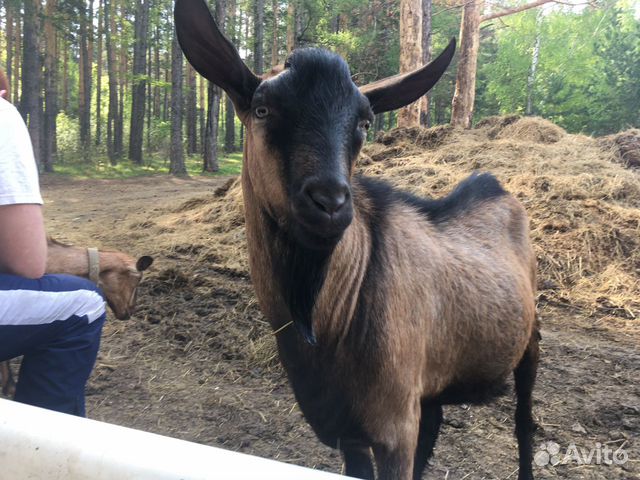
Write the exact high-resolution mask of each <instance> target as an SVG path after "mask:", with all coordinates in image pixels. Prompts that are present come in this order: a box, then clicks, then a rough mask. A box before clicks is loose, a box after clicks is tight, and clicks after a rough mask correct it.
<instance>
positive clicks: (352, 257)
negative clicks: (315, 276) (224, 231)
mask: <svg viewBox="0 0 640 480" xmlns="http://www.w3.org/2000/svg"><path fill="white" fill-rule="evenodd" d="M243 194H244V204H245V216H246V230H247V244H248V250H249V263H250V267H251V277H252V281H253V284H254V288H255V290H256V295H257V296H258V300H259V302H260V306H261V308H262V311H263V312H264V313H265V315H266V317H267V318H268V319H269V321H270V322H271V324H272V327H273V328H274V329H276V330H277V329H279V328H282V327H284V326H285V325H287V324H288V323H290V322H291V321H292V320H293V318H292V312H291V309H290V308H289V307H290V304H289V303H288V302H287V296H288V295H289V293H290V292H288V291H285V290H286V288H283V287H284V286H283V284H282V282H279V281H276V280H275V279H274V273H275V272H282V269H283V268H289V266H290V265H288V264H287V259H286V255H287V253H286V252H284V251H282V249H281V248H280V246H281V241H280V239H279V238H278V236H279V234H281V233H282V231H279V228H280V227H279V226H278V225H277V223H276V222H275V221H274V220H273V219H271V218H270V216H269V215H268V213H267V212H266V210H265V209H263V208H262V207H261V205H260V203H259V202H258V200H257V198H256V197H255V193H254V191H253V188H252V186H251V182H250V179H249V178H248V176H243ZM370 251H371V242H370V238H369V233H368V230H367V228H366V225H365V222H364V220H363V218H362V216H361V214H360V212H359V210H358V208H357V206H356V205H354V219H353V222H352V224H351V225H350V226H349V228H347V230H346V231H345V233H344V236H343V238H342V240H341V241H340V242H339V243H338V245H337V246H336V247H335V249H334V250H333V251H332V252H331V253H330V254H329V257H328V259H327V260H326V262H327V263H326V273H325V275H324V279H323V281H322V283H321V285H320V288H319V291H318V292H317V295H316V297H315V303H314V305H313V309H312V311H311V312H310V313H311V318H312V321H313V329H314V331H315V334H316V336H317V337H318V339H319V340H322V339H323V338H325V339H326V338H327V335H329V332H331V333H330V336H331V337H332V340H340V339H341V338H343V337H344V336H345V335H347V334H348V331H349V326H350V321H351V319H352V318H353V315H354V313H355V310H356V306H357V302H358V298H359V293H360V287H361V285H362V282H363V279H364V276H365V273H366V270H367V266H368V262H369V255H370ZM285 273H286V272H285Z"/></svg>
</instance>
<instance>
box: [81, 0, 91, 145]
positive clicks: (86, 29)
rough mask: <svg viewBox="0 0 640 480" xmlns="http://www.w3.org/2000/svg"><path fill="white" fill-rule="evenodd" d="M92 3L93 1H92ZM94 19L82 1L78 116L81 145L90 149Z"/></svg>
mask: <svg viewBox="0 0 640 480" xmlns="http://www.w3.org/2000/svg"><path fill="white" fill-rule="evenodd" d="M90 5H91V3H90ZM92 21H93V19H92V18H91V17H90V13H89V12H87V7H86V3H85V2H80V76H79V80H80V86H79V93H78V116H79V117H80V145H81V147H82V148H83V149H85V150H88V149H89V147H90V145H91V66H92V65H91V64H92V61H91V55H90V53H89V43H90V40H89V37H90V35H91V28H92V27H90V26H89V24H90V23H91V22H92Z"/></svg>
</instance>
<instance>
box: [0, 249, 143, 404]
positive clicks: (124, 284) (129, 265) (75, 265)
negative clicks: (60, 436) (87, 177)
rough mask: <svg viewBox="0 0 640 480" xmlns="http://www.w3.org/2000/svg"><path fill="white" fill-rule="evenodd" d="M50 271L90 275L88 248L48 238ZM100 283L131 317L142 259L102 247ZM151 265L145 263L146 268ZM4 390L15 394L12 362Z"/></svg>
mask: <svg viewBox="0 0 640 480" xmlns="http://www.w3.org/2000/svg"><path fill="white" fill-rule="evenodd" d="M47 247H48V248H47V269H46V272H47V274H56V273H65V274H68V275H75V276H77V277H83V278H89V257H88V255H87V249H86V248H84V247H76V246H73V245H65V244H64V243H61V242H58V241H57V240H54V239H53V238H51V237H49V238H48V239H47ZM98 253H99V258H100V275H99V278H100V282H99V286H100V288H101V289H102V291H103V293H104V296H105V298H106V300H107V303H108V305H109V307H110V308H111V310H113V314H114V316H115V317H116V318H117V319H119V320H127V319H128V318H129V317H130V316H131V314H132V313H133V311H134V309H135V304H136V292H137V289H138V285H139V284H140V281H141V280H142V275H143V274H142V271H140V270H138V268H137V267H138V265H139V263H138V262H139V260H136V259H134V258H133V257H131V256H129V255H127V254H125V253H122V252H116V251H108V250H100V251H99V252H98ZM149 265H150V262H149V264H148V265H145V266H144V267H143V270H145V269H146V268H147V267H148V266H149ZM0 375H1V376H2V379H1V380H0V384H1V386H2V393H3V394H4V395H7V396H10V397H13V395H14V394H15V381H14V380H13V376H12V374H11V368H10V366H9V362H7V361H5V362H1V363H0Z"/></svg>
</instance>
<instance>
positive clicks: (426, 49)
mask: <svg viewBox="0 0 640 480" xmlns="http://www.w3.org/2000/svg"><path fill="white" fill-rule="evenodd" d="M431 7H432V1H431V0H422V64H423V65H426V64H427V63H429V62H430V61H431ZM419 108H420V125H422V126H423V127H430V126H431V121H430V119H429V96H428V95H425V96H424V97H422V98H421V99H420V100H419Z"/></svg>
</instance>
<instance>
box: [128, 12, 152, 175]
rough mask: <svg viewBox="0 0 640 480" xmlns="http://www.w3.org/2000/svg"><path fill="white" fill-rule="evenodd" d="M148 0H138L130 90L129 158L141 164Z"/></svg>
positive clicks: (145, 96) (145, 83)
mask: <svg viewBox="0 0 640 480" xmlns="http://www.w3.org/2000/svg"><path fill="white" fill-rule="evenodd" d="M149 6H150V3H149V0H138V6H137V9H136V18H135V22H134V23H135V26H134V47H133V87H132V91H131V128H130V130H129V159H130V160H131V161H132V162H133V163H136V164H138V165H142V143H143V140H144V114H145V109H146V100H147V47H148V41H149Z"/></svg>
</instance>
